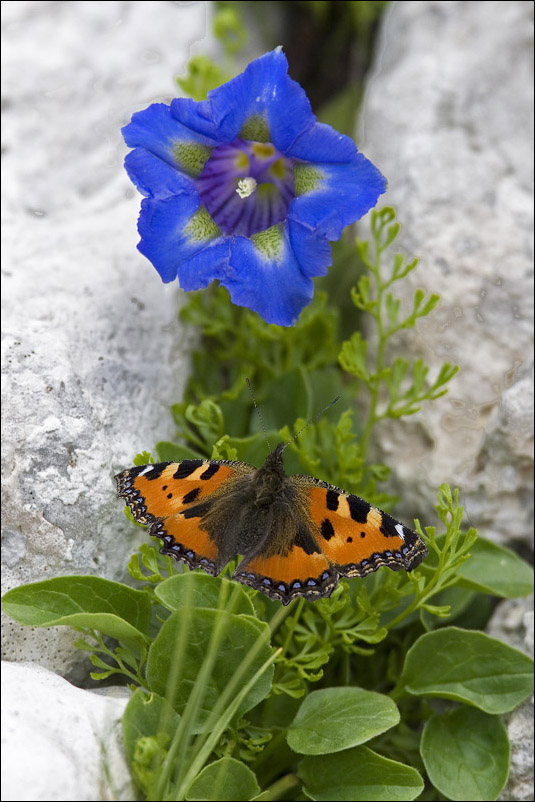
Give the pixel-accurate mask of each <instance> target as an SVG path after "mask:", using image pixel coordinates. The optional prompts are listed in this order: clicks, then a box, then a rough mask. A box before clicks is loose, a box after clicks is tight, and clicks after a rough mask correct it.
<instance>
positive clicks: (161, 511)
mask: <svg viewBox="0 0 535 802" xmlns="http://www.w3.org/2000/svg"><path fill="white" fill-rule="evenodd" d="M252 470H253V468H252V466H250V465H247V464H246V463H243V462H224V461H221V462H218V461H216V460H200V459H189V460H183V461H182V462H161V463H159V464H157V465H141V466H138V467H136V468H130V469H128V470H126V471H123V472H122V473H120V474H118V475H117V476H116V477H115V480H116V482H117V494H118V495H119V496H120V497H121V498H124V499H125V500H126V503H127V504H128V506H129V507H130V510H131V512H132V516H133V518H134V520H135V521H137V522H138V523H141V524H144V525H146V526H149V527H150V530H149V532H150V535H151V536H152V537H158V538H160V540H161V541H162V543H163V546H162V548H161V549H160V551H161V552H162V554H168V555H170V556H172V557H174V558H175V559H177V560H179V561H181V562H185V563H186V564H187V565H189V567H190V568H202V569H204V570H205V571H207V572H208V573H209V574H218V573H219V572H220V571H221V570H222V568H223V565H221V560H220V556H221V555H220V548H219V545H218V539H217V538H216V537H214V533H213V532H209V531H208V530H207V528H206V527H205V526H203V518H204V516H205V515H206V513H207V512H208V510H209V509H210V507H211V506H212V505H213V503H214V501H215V500H216V499H217V498H219V497H220V496H221V495H222V494H224V493H225V492H226V493H228V492H229V490H230V489H231V488H232V487H233V485H234V482H235V480H236V479H238V478H239V477H241V476H245V475H246V474H248V473H250V472H251V471H252Z"/></svg>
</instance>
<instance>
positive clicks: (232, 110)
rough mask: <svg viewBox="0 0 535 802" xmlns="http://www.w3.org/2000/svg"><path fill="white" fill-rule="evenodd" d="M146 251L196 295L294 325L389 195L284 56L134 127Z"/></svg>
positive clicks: (133, 157) (137, 120) (276, 54)
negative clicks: (339, 255) (210, 290)
mask: <svg viewBox="0 0 535 802" xmlns="http://www.w3.org/2000/svg"><path fill="white" fill-rule="evenodd" d="M123 135H124V138H125V141H126V144H127V145H128V146H129V147H131V148H134V150H132V151H131V152H130V153H129V154H128V155H127V157H126V160H125V166H126V170H127V172H128V175H129V176H130V178H131V179H132V181H133V182H134V184H135V185H136V187H137V188H138V189H139V191H140V192H141V193H143V195H145V196H146V198H145V199H144V200H143V201H142V203H141V213H140V216H139V223H138V229H139V233H140V235H141V241H140V243H139V245H138V248H139V250H140V251H141V253H143V254H144V255H145V256H146V257H147V258H148V259H150V261H151V262H152V264H153V265H154V267H155V268H156V269H157V271H158V272H159V274H160V276H161V277H162V279H163V281H165V282H169V281H173V280H174V279H175V278H177V277H178V279H179V282H180V286H181V287H182V288H183V289H185V290H197V289H200V288H201V287H206V286H207V285H208V284H209V283H210V282H211V281H213V280H214V279H218V280H219V282H220V283H221V284H223V286H225V287H226V288H227V290H228V291H229V293H230V297H231V299H232V301H233V303H235V304H237V305H238V306H246V307H248V308H249V309H252V310H254V311H255V312H257V313H258V314H259V315H261V316H262V317H263V318H264V320H266V321H267V322H268V323H277V324H279V325H281V326H291V325H292V324H293V323H295V321H296V320H297V318H298V316H299V313H300V312H301V310H302V309H303V307H304V306H306V305H307V304H308V303H309V302H310V301H311V299H312V295H313V284H312V277H313V276H322V275H325V273H326V272H327V267H328V266H329V265H330V264H331V248H330V244H329V242H330V241H332V240H337V239H339V237H340V235H341V233H342V230H343V229H344V228H345V227H346V226H347V225H349V224H350V223H354V222H355V220H358V219H359V218H360V217H362V215H364V214H365V213H366V212H367V211H368V210H369V209H371V208H372V207H373V206H374V205H375V204H376V202H377V198H378V197H379V195H380V194H381V193H382V192H384V191H385V186H386V182H385V179H384V178H383V176H382V175H381V173H380V172H379V171H378V170H377V169H376V168H375V167H374V166H373V164H372V163H371V162H370V161H368V159H366V158H365V157H364V156H363V155H362V154H361V153H358V152H357V148H356V146H355V143H354V142H353V141H352V140H351V139H350V138H349V137H347V136H344V135H343V134H340V133H338V132H337V131H335V130H334V129H333V128H331V127H330V126H329V125H325V124H323V123H319V122H317V120H316V117H315V115H314V114H313V113H312V110H311V107H310V103H309V100H308V98H307V96H306V94H305V92H304V90H303V89H302V88H301V86H300V85H299V84H298V83H296V82H295V81H293V80H292V79H291V78H290V77H289V76H288V62H287V60H286V57H285V55H284V53H282V51H281V49H280V48H277V49H276V50H274V51H273V52H271V53H266V54H265V55H264V56H261V57H260V58H258V59H256V60H255V61H253V62H252V63H251V64H249V66H248V67H247V68H246V70H245V71H244V72H243V73H241V75H238V76H237V77H236V78H234V79H233V80H231V81H229V82H228V83H226V84H223V85H222V86H220V87H219V88H218V89H214V90H212V91H211V92H209V93H208V98H207V99H206V100H203V101H201V102H196V101H193V100H189V99H186V98H178V99H176V100H173V101H172V102H171V105H170V106H167V105H166V104H164V103H153V104H152V105H151V106H149V107H148V108H147V109H145V110H144V111H140V112H137V113H136V114H134V115H133V117H132V121H131V122H130V123H129V124H128V125H127V126H125V127H124V128H123Z"/></svg>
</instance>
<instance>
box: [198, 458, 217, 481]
mask: <svg viewBox="0 0 535 802" xmlns="http://www.w3.org/2000/svg"><path fill="white" fill-rule="evenodd" d="M219 468H220V466H219V465H216V463H215V462H212V464H211V465H209V466H208V468H207V469H206V470H205V471H203V473H201V479H205V480H206V479H211V478H212V476H213V475H214V474H215V473H217V472H218V470H219Z"/></svg>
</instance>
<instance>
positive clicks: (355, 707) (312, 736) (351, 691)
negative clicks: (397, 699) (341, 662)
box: [287, 688, 399, 755]
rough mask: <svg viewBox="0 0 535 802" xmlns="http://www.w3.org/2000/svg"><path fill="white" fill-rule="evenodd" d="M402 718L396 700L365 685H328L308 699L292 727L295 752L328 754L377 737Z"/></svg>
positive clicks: (290, 730) (292, 742)
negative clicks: (362, 686)
mask: <svg viewBox="0 0 535 802" xmlns="http://www.w3.org/2000/svg"><path fill="white" fill-rule="evenodd" d="M398 722H399V712H398V709H397V707H396V705H395V704H394V702H393V701H392V700H391V699H390V698H389V697H388V696H384V695H383V694H382V693H374V692H373V691H366V690H364V689H363V688H324V689H322V690H319V691H312V692H311V693H309V695H308V696H307V697H306V698H305V699H304V701H303V704H302V705H301V707H300V708H299V710H298V712H297V715H296V717H295V718H294V720H293V722H292V724H291V725H290V728H289V730H288V735H287V741H288V744H289V746H290V747H291V748H292V749H293V750H294V752H299V753H300V754H303V755H324V754H328V753H330V752H339V751H340V750H342V749H347V748H348V747H350V746H358V745H359V744H362V743H365V742H366V741H369V740H370V739H371V738H375V736H376V735H379V734H380V733H382V732H385V730H389V729H390V728H391V727H394V726H395V725H396V724H398Z"/></svg>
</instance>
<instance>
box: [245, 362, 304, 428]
mask: <svg viewBox="0 0 535 802" xmlns="http://www.w3.org/2000/svg"><path fill="white" fill-rule="evenodd" d="M262 398H263V403H262V407H261V414H262V419H263V421H264V426H265V428H266V429H281V428H282V427H283V426H287V425H290V424H292V423H293V421H295V419H296V418H305V419H306V420H308V419H309V418H310V417H311V416H312V412H313V410H312V391H311V388H310V385H309V380H308V376H307V371H306V370H305V369H304V368H303V367H302V366H301V365H299V366H298V367H295V368H293V369H292V370H290V371H288V372H287V373H283V374H279V375H277V376H276V377H275V378H274V379H272V380H271V381H267V382H266V383H265V390H264V392H263V394H262ZM251 429H252V431H261V430H262V425H261V423H260V418H259V416H258V414H257V413H256V412H254V413H253V417H252V419H251Z"/></svg>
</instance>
